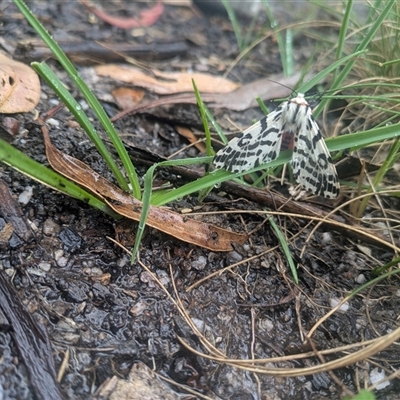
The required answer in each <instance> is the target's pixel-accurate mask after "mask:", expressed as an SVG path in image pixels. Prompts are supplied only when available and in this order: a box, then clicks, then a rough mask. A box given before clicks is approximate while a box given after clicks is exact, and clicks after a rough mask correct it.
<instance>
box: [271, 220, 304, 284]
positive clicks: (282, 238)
mask: <svg viewBox="0 0 400 400" xmlns="http://www.w3.org/2000/svg"><path fill="white" fill-rule="evenodd" d="M268 222H269V223H270V224H271V227H272V229H273V231H274V232H275V235H276V237H277V238H278V240H279V243H280V244H281V246H282V250H283V252H284V254H285V256H286V259H287V261H288V263H289V266H290V270H291V271H292V275H293V279H294V281H295V283H296V284H298V283H299V277H298V275H297V269H296V265H295V263H294V261H293V257H292V253H291V252H290V249H289V245H288V243H287V241H286V238H285V236H284V235H283V233H282V231H281V230H280V229H279V226H278V225H277V224H276V222H275V221H274V219H273V218H272V217H271V218H268Z"/></svg>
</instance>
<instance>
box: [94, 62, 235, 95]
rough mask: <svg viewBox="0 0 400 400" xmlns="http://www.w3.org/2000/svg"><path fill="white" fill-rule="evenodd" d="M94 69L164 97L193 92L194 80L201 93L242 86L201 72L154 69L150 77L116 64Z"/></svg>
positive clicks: (132, 68)
mask: <svg viewBox="0 0 400 400" xmlns="http://www.w3.org/2000/svg"><path fill="white" fill-rule="evenodd" d="M94 69H95V71H96V72H97V74H98V75H100V76H108V77H110V78H113V79H115V80H117V81H122V82H125V83H131V84H132V85H135V86H139V87H143V88H146V89H149V90H151V91H152V92H155V93H157V94H163V95H165V94H174V93H184V92H193V84H192V79H193V80H194V81H195V82H196V86H197V88H198V89H199V91H200V93H229V92H232V91H233V90H235V89H237V88H238V87H239V86H240V85H239V84H237V83H235V82H232V81H230V80H229V79H225V78H222V77H221V76H214V75H210V74H205V73H201V72H163V71H159V70H155V69H152V70H151V72H152V74H151V75H150V74H147V73H145V72H144V71H143V70H141V69H139V68H135V67H132V66H129V65H116V64H107V65H99V66H97V67H95V68H94Z"/></svg>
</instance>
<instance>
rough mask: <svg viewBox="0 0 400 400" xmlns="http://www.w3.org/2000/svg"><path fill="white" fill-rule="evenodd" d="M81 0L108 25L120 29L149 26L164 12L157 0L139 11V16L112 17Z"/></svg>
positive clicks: (161, 4) (162, 6)
mask: <svg viewBox="0 0 400 400" xmlns="http://www.w3.org/2000/svg"><path fill="white" fill-rule="evenodd" d="M81 2H82V3H83V4H84V5H85V6H86V7H87V8H88V9H89V10H90V11H91V12H92V13H93V14H95V15H96V16H97V17H98V18H100V19H102V20H103V21H105V22H107V23H108V24H110V25H113V26H116V27H117V28H120V29H132V28H139V27H142V26H150V25H153V24H154V23H156V22H157V21H158V19H159V18H160V17H161V15H162V14H163V12H164V5H163V3H162V2H158V3H157V4H156V5H154V6H153V7H151V8H149V9H148V10H144V11H142V12H141V13H140V16H139V18H137V17H135V18H121V17H113V16H112V15H108V14H107V13H106V12H104V11H103V10H101V9H99V8H96V7H94V6H93V5H91V4H90V3H88V2H87V1H86V0H81Z"/></svg>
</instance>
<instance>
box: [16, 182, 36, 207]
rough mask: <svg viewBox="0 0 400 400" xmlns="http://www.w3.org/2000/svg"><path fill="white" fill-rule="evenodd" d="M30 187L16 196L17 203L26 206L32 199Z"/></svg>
mask: <svg viewBox="0 0 400 400" xmlns="http://www.w3.org/2000/svg"><path fill="white" fill-rule="evenodd" d="M32 194H33V189H32V186H27V187H26V188H25V190H24V191H23V192H22V193H21V194H20V195H19V196H18V203H19V204H22V205H23V206H26V205H27V204H28V203H29V201H30V200H31V198H32Z"/></svg>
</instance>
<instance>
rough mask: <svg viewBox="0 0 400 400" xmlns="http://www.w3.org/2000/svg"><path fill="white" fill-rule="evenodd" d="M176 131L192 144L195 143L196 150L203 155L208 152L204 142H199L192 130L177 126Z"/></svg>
mask: <svg viewBox="0 0 400 400" xmlns="http://www.w3.org/2000/svg"><path fill="white" fill-rule="evenodd" d="M175 129H176V131H177V132H178V133H179V134H180V135H181V136H183V137H185V138H186V139H187V140H188V141H189V142H190V143H194V146H195V147H196V149H197V150H199V151H200V152H201V153H205V152H206V145H205V144H204V143H203V142H199V139H198V138H197V136H196V135H195V134H194V133H193V131H192V130H191V129H189V128H185V127H184V126H178V125H177V126H175Z"/></svg>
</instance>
